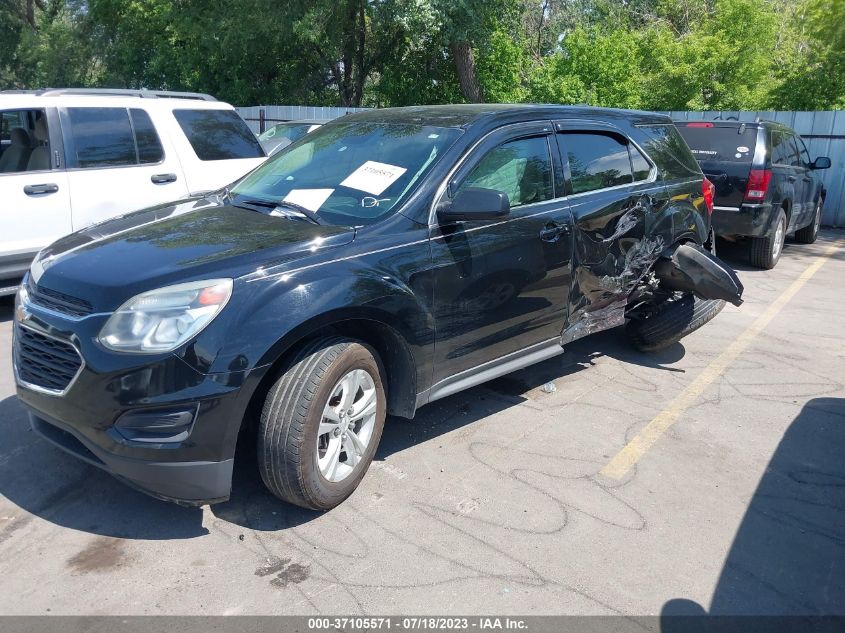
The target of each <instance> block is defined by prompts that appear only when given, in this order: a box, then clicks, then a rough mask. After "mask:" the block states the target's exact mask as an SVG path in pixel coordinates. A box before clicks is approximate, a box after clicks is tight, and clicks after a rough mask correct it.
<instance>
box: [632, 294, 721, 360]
mask: <svg viewBox="0 0 845 633" xmlns="http://www.w3.org/2000/svg"><path fill="white" fill-rule="evenodd" d="M724 307H725V302H724V301H722V300H721V299H699V298H698V297H696V296H694V295H691V294H683V295H677V296H675V297H672V298H671V299H668V300H666V301H664V302H663V303H661V304H660V305H658V306H656V307H655V309H654V310H653V311H652V312H651V313H650V314H648V315H647V316H644V317H641V318H636V319H631V320H630V321H628V325H627V326H625V333H626V334H627V335H628V338H629V339H630V340H631V344H632V345H633V346H634V347H636V348H637V349H638V350H640V351H641V352H656V351H658V350H661V349H664V348H666V347H669V346H670V345H672V344H674V343H677V342H678V341H680V340H681V339H682V338H684V337H685V336H686V335H687V334H691V333H693V332H695V331H696V330H697V329H698V328H700V327H701V326H703V325H704V324H706V323H707V322H709V321H710V320H711V319H713V317H715V316H716V315H717V314H719V313H720V312H721V311H722V308H724Z"/></svg>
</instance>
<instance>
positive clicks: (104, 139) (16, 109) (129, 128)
mask: <svg viewBox="0 0 845 633" xmlns="http://www.w3.org/2000/svg"><path fill="white" fill-rule="evenodd" d="M264 160H265V155H264V151H263V150H262V149H261V145H260V144H259V142H258V140H257V139H256V138H255V135H253V134H252V132H250V130H249V128H248V127H247V125H246V123H244V121H243V119H241V118H240V116H238V114H237V112H235V110H234V108H232V106H230V105H228V104H226V103H222V102H219V101H216V100H215V99H214V98H213V97H210V96H208V95H203V94H198V93H178V92H151V91H145V90H95V89H92V90H83V89H49V90H41V91H0V294H9V293H11V292H14V290H15V286H16V285H17V282H18V280H19V279H20V277H21V276H22V275H23V273H24V272H25V271H26V269H27V268H28V267H29V264H30V262H31V261H32V258H33V257H34V255H35V254H36V253H37V252H38V251H39V250H40V249H41V248H43V247H44V246H46V245H47V244H50V243H51V242H53V241H55V240H56V239H57V238H59V237H61V236H62V235H65V234H67V233H71V232H72V231H76V230H79V229H81V228H83V227H86V226H88V225H90V224H93V223H95V222H100V221H102V220H105V219H107V218H110V217H113V216H116V215H120V214H123V213H126V212H129V211H134V210H137V209H143V208H145V207H149V206H153V205H155V204H159V203H163V202H169V201H172V200H176V199H178V198H181V197H184V196H186V195H190V194H193V193H197V192H201V191H209V190H214V189H219V188H222V187H224V186H225V185H227V184H229V183H231V182H233V181H235V180H237V179H238V178H240V177H241V176H243V175H244V174H245V173H246V172H248V171H250V170H251V169H253V168H254V167H256V166H258V165H259V164H260V163H261V162H262V161H264Z"/></svg>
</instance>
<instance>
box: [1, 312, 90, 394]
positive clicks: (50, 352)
mask: <svg viewBox="0 0 845 633" xmlns="http://www.w3.org/2000/svg"><path fill="white" fill-rule="evenodd" d="M15 362H16V363H17V368H18V378H19V379H20V380H22V381H23V382H26V383H29V384H30V385H34V386H36V387H41V388H42V389H47V390H49V391H54V392H57V393H59V392H62V391H64V390H65V389H67V388H68V386H70V383H71V381H72V380H73V379H74V378H75V377H76V374H77V373H78V372H79V369H80V368H81V367H82V358H81V357H80V356H79V353H78V352H77V351H76V348H75V347H74V346H73V345H71V344H70V343H66V342H64V341H60V340H58V339H54V338H51V337H49V336H45V335H44V334H41V333H39V332H36V331H34V330H30V329H29V328H27V327H23V326H22V325H18V326H17V328H16V330H15Z"/></svg>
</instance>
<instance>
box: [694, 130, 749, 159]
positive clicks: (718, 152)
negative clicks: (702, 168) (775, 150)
mask: <svg viewBox="0 0 845 633" xmlns="http://www.w3.org/2000/svg"><path fill="white" fill-rule="evenodd" d="M678 130H679V131H680V133H681V136H683V137H684V140H685V141H686V142H687V145H689V147H690V150H692V153H693V155H694V156H695V157H696V159H698V160H700V161H702V162H709V161H716V162H731V163H750V162H751V161H752V160H753V159H754V149H755V148H756V146H757V128H756V127H748V126H745V125H730V126H721V127H720V126H717V125H714V124H713V123H686V124H683V123H679V124H678Z"/></svg>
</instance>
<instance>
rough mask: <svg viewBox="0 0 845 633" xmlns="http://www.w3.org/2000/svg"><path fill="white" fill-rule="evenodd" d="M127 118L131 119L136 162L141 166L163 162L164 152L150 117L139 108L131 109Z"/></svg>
mask: <svg viewBox="0 0 845 633" xmlns="http://www.w3.org/2000/svg"><path fill="white" fill-rule="evenodd" d="M129 116H130V117H131V118H132V127H133V129H134V130H135V141H136V143H137V144H138V162H139V163H140V164H142V165H145V164H149V163H160V162H161V161H162V160H164V150H163V149H162V147H161V141H160V140H159V139H158V134H157V133H156V129H155V126H154V125H153V122H152V121H151V120H150V115H149V114H147V113H146V112H145V111H144V110H141V109H139V108H132V109H131V110H129Z"/></svg>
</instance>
